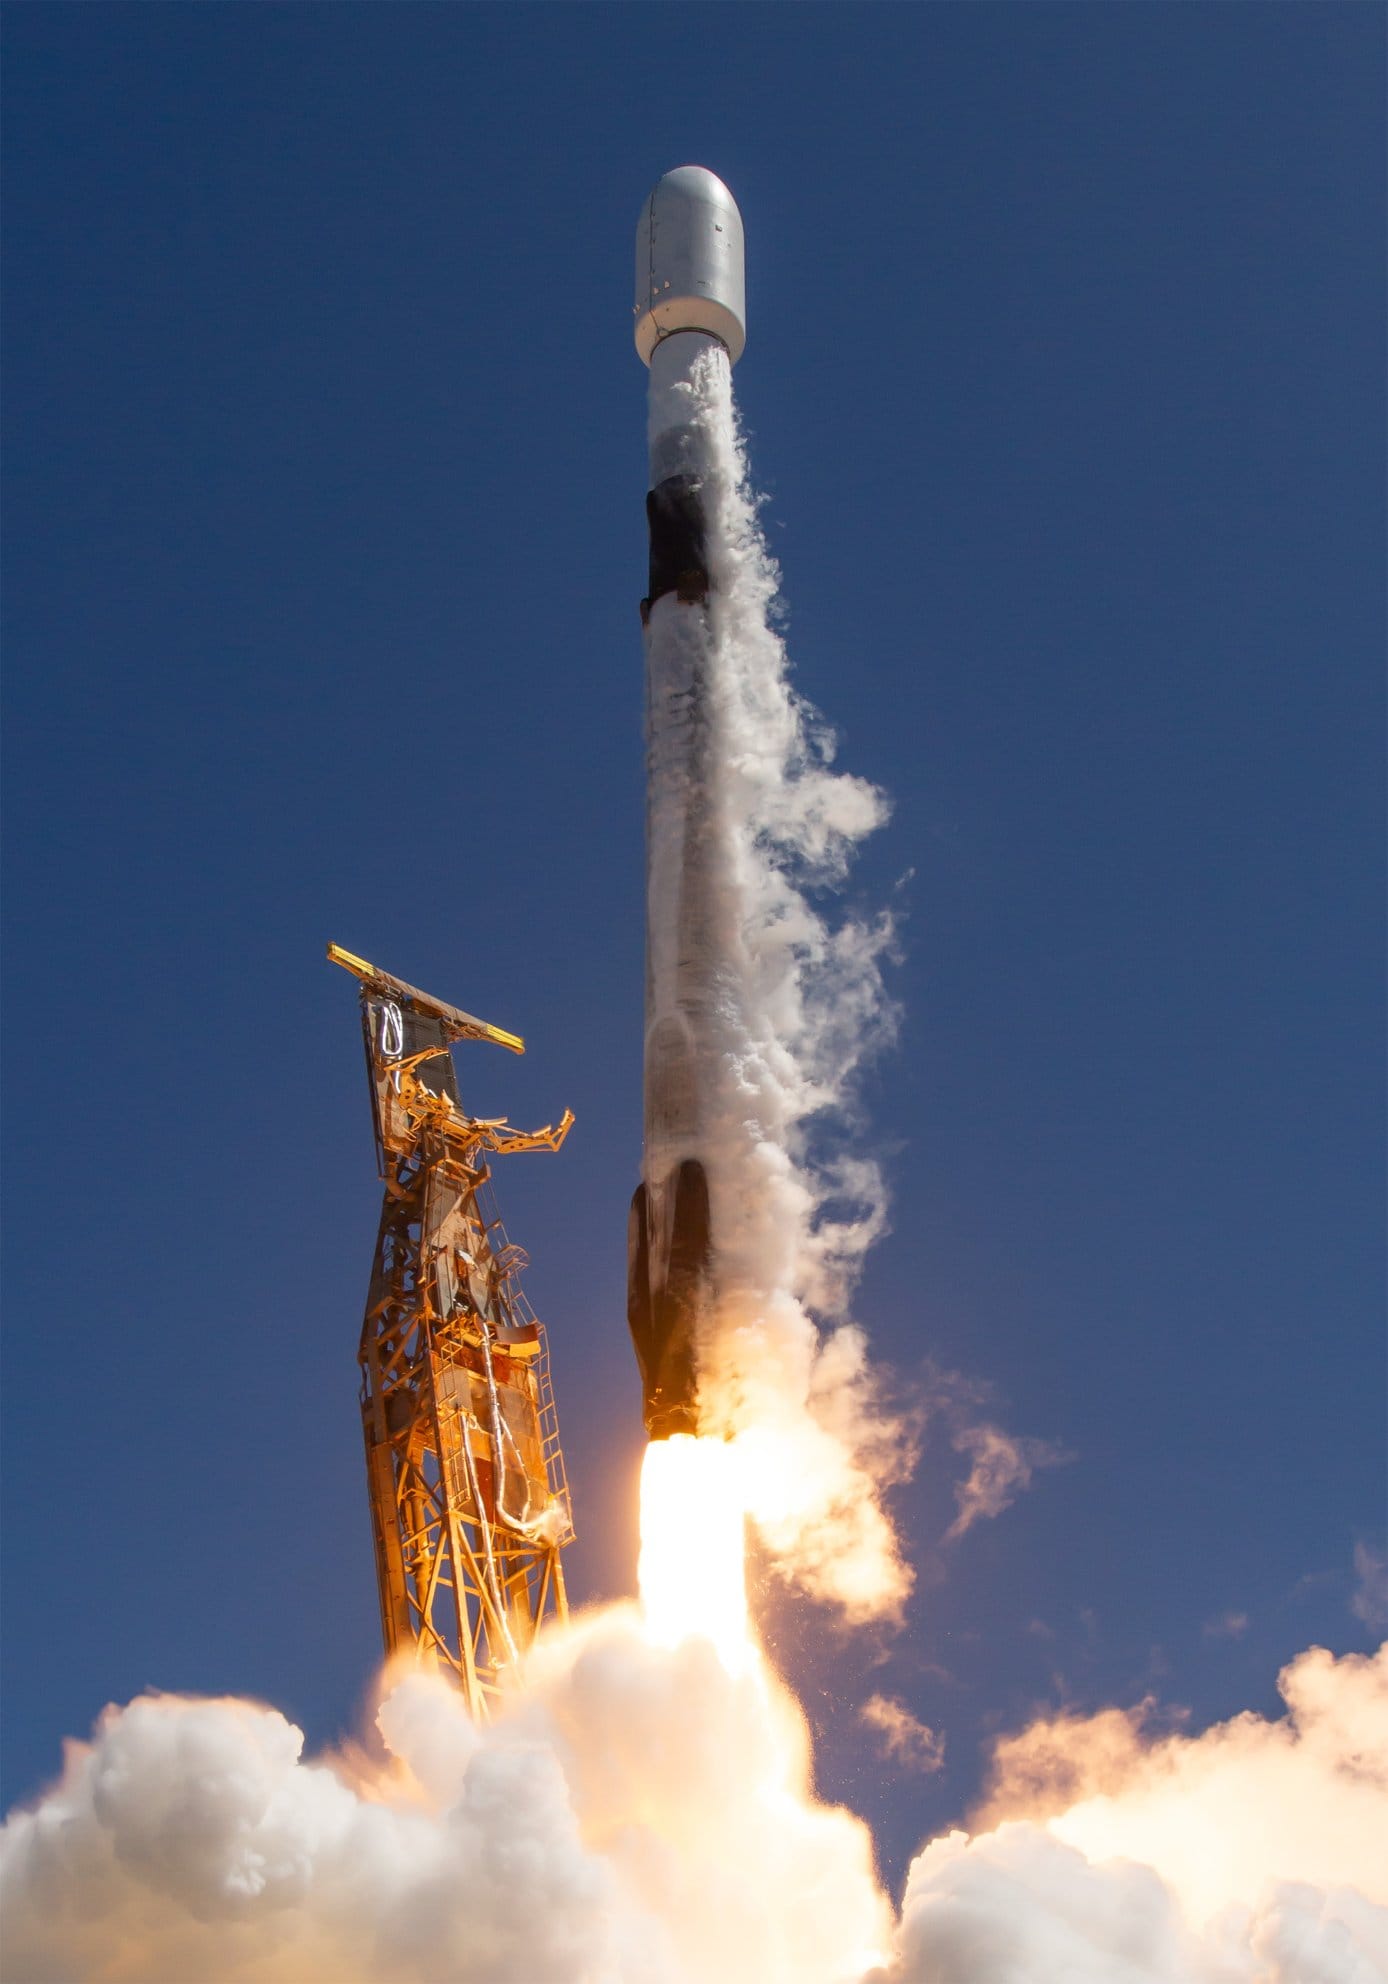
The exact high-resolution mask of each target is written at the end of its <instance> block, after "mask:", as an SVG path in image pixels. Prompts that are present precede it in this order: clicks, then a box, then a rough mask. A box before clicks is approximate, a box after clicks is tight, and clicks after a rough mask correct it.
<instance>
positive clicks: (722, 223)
mask: <svg viewBox="0 0 1388 1984" xmlns="http://www.w3.org/2000/svg"><path fill="white" fill-rule="evenodd" d="M635 318H636V349H637V350H638V351H639V352H640V354H641V356H642V358H643V359H644V360H645V362H646V363H647V365H649V364H650V362H651V353H652V352H653V351H654V350H655V348H656V346H657V345H658V344H659V343H660V341H661V339H662V338H669V337H673V336H674V335H675V333H676V332H677V331H704V332H706V333H707V334H708V335H709V336H710V337H715V338H719V339H721V341H722V342H723V343H724V344H725V345H726V346H727V347H728V357H729V359H730V360H731V361H732V363H733V364H734V365H735V364H736V363H737V361H738V359H739V358H741V356H742V347H743V346H744V345H745V344H746V342H747V289H746V281H745V278H744V274H743V259H742V215H741V214H740V213H739V212H738V210H737V202H736V200H735V199H734V198H733V196H732V194H731V193H730V192H729V191H728V189H727V187H726V186H725V185H724V184H723V182H722V180H721V179H720V178H719V177H718V176H717V174H716V173H713V172H709V171H708V170H707V168H706V167H704V166H702V165H679V166H676V168H675V170H674V171H673V172H667V173H666V175H665V177H664V178H663V179H662V180H660V181H659V182H658V183H657V185H656V188H655V191H654V192H653V193H652V194H651V196H650V198H649V199H648V200H647V202H646V204H645V206H644V207H643V208H642V209H641V219H640V222H639V224H638V226H637V229H636V304H635Z"/></svg>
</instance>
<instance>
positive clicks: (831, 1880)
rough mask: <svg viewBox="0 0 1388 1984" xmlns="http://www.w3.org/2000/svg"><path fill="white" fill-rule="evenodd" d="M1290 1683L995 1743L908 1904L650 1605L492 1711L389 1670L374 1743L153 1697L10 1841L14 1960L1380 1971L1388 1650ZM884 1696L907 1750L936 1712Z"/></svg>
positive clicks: (808, 1982) (1182, 1978) (480, 1974)
mask: <svg viewBox="0 0 1388 1984" xmlns="http://www.w3.org/2000/svg"><path fill="white" fill-rule="evenodd" d="M1281 1685H1282V1691H1283V1695H1284V1697H1285V1700H1286V1703H1287V1713H1286V1715H1285V1716H1283V1717H1282V1718H1280V1719H1277V1720H1265V1719H1264V1718H1262V1717H1260V1716H1257V1715H1253V1714H1245V1715H1241V1716H1236V1717H1235V1718H1234V1719H1233V1720H1232V1721H1230V1722H1226V1723H1221V1724H1218V1725H1216V1726H1215V1727H1213V1728H1211V1729H1208V1730H1206V1731H1205V1732H1204V1733H1203V1734H1200V1735H1195V1736H1187V1735H1182V1734H1170V1733H1167V1734H1162V1733H1160V1732H1159V1731H1158V1730H1157V1727H1156V1724H1157V1717H1156V1714H1155V1710H1154V1709H1153V1708H1152V1706H1151V1705H1150V1704H1149V1705H1146V1706H1145V1707H1144V1708H1143V1709H1142V1710H1139V1711H1133V1712H1123V1711H1119V1710H1108V1711H1105V1712H1104V1713H1103V1714H1101V1715H1097V1716H1091V1717H1087V1718H1085V1717H1074V1716H1061V1717H1056V1718H1051V1719H1049V1720H1044V1721H1041V1722H1038V1723H1036V1724H1035V1725H1033V1726H1032V1728H1030V1729H1028V1730H1026V1731H1024V1732H1022V1734H1021V1735H1019V1736H1016V1737H1013V1738H1011V1739H1009V1740H1008V1741H1006V1742H1004V1743H1002V1744H1000V1745H999V1746H998V1750H997V1752H996V1758H995V1764H996V1769H995V1779H994V1783H993V1786H992V1790H991V1793H990V1797H989V1801H988V1805H987V1807H986V1808H985V1810H984V1812H983V1813H982V1814H981V1815H980V1817H979V1819H978V1821H977V1827H976V1830H975V1832H974V1834H973V1836H972V1837H971V1836H970V1835H969V1834H967V1833H964V1832H961V1831H956V1832H952V1833H949V1834H947V1835H945V1836H944V1837H942V1838H939V1839H935V1840H932V1841H931V1842H930V1843H929V1844H928V1845H927V1846H925V1847H924V1848H923V1849H922V1851H921V1852H920V1854H919V1855H918V1856H917V1858H916V1860H915V1862H914V1864H913V1865H912V1868H911V1871H910V1875H909V1878H908V1881H907V1885H906V1891H905V1895H904V1898H903V1903H902V1908H901V1911H900V1915H899V1917H897V1918H895V1919H894V1918H893V1914H892V1911H891V1910H890V1908H889V1906H888V1904H887V1901H886V1899H885V1897H884V1896H883V1895H882V1894H881V1892H880V1891H879V1889H878V1887H877V1885H876V1882H875V1878H874V1875H873V1868H872V1854H871V1844H870V1841H869V1838H868V1834H867V1832H866V1829H865V1828H864V1827H863V1825H862V1824H861V1823H860V1822H859V1821H858V1820H857V1819H856V1818H854V1817H853V1816H852V1815H851V1814H849V1813H847V1812H844V1811H841V1810H834V1809H831V1808H827V1807H824V1806H820V1805H817V1804H815V1803H814V1801H813V1797H812V1792H811V1789H810V1779H811V1772H810V1754H809V1746H808V1741H807V1737H806V1733H805V1728H804V1724H803V1721H802V1719H801V1717H800V1714H799V1711H798V1709H797V1708H796V1706H795V1704H794V1703H793V1701H792V1700H791V1699H790V1697H789V1696H788V1695H787V1694H786V1693H785V1691H784V1690H783V1689H782V1688H781V1687H780V1685H779V1684H778V1683H777V1682H775V1680H774V1678H772V1677H769V1676H768V1675H767V1674H766V1672H765V1671H764V1670H762V1669H758V1668H755V1667H754V1668H753V1669H752V1670H751V1671H749V1672H746V1673H743V1674H741V1675H739V1676H733V1675H730V1674H729V1673H728V1672H727V1671H726V1670H725V1669H724V1668H723V1667H722V1666H721V1665H720V1663H719V1662H718V1660H717V1659H716V1658H715V1656H714V1655H713V1652H712V1649H711V1648H710V1647H709V1646H708V1645H707V1644H706V1643H703V1642H698V1641H691V1642H687V1643H686V1644H685V1645H684V1646H682V1647H680V1648H679V1649H677V1650H676V1651H674V1652H667V1651H662V1650H659V1649H656V1648H653V1647H652V1646H651V1645H650V1644H649V1642H648V1640H647V1638H646V1637H645V1635H644V1634H643V1633H642V1631H641V1629H640V1625H639V1621H638V1619H637V1616H636V1614H635V1613H634V1611H632V1610H631V1609H630V1608H625V1607H614V1608H610V1609H608V1610H606V1611H604V1612H601V1613H593V1614H590V1615H587V1616H585V1617H584V1618H582V1619H580V1620H579V1621H578V1622H576V1623H575V1625H574V1626H573V1627H571V1628H570V1629H569V1630H568V1631H564V1632H556V1633H554V1634H552V1635H550V1636H549V1637H547V1638H546V1639H545V1640H544V1641H543V1642H542V1644H541V1647H540V1650H539V1652H538V1655H537V1656H536V1658H535V1660H534V1661H533V1663H532V1665H531V1668H530V1671H529V1674H528V1675H527V1678H526V1685H525V1687H524V1688H523V1689H517V1690H516V1692H515V1694H514V1695H513V1698H512V1699H511V1701H510V1702H509V1704H508V1705H507V1707H506V1708H505V1709H504V1710H503V1712H502V1713H501V1715H500V1716H499V1718H498V1719H497V1720H496V1721H495V1722H494V1723H492V1724H490V1725H488V1726H486V1727H478V1726H477V1725H475V1724H473V1723H472V1722H471V1721H470V1719H469V1717H468V1715H467V1712H466V1709H465V1708H464V1706H463V1703H462V1700H461V1698H460V1697H459V1696H458V1694H457V1693H456V1692H455V1691H454V1690H453V1689H452V1688H450V1687H449V1686H448V1685H446V1684H445V1683H443V1682H441V1681H438V1680H434V1679H431V1678H428V1677H426V1676H423V1675H419V1674H409V1675H407V1676H404V1677H403V1678H397V1679H396V1681H395V1683H394V1685H393V1686H388V1687H387V1690H386V1693H385V1696H384V1699H383V1701H382V1704H381V1707H380V1710H379V1714H378V1725H379V1730H380V1733H381V1736H382V1738H383V1740H384V1751H383V1755H382V1756H381V1757H380V1758H377V1759H376V1760H374V1761H368V1760H367V1759H366V1758H365V1757H364V1756H363V1755H360V1754H359V1755H357V1756H355V1757H349V1758H337V1759H331V1758H329V1759H320V1760H317V1761H309V1760H305V1758H304V1756H303V1754H302V1737H301V1735H300V1733H299V1731H298V1730H297V1729H295V1728H294V1727H293V1726H292V1725H291V1724H290V1723H288V1722H287V1721H286V1720H285V1719H284V1717H283V1716H281V1715H278V1714H277V1713H276V1712H275V1711H274V1710H273V1709H268V1708H264V1707H261V1706H259V1705H257V1704H254V1703H249V1702H239V1701H188V1700H182V1699H178V1698H175V1697H169V1696H151V1697H146V1698H143V1699H141V1700H139V1701H136V1702H134V1703H132V1704H130V1706H129V1707H127V1708H124V1709H119V1710H117V1709H111V1710H108V1711H107V1713H106V1715H105V1716H104V1717H103V1718H102V1721H101V1723H100V1725H99V1727H98V1729H97V1731H96V1733H95V1736H94V1739H93V1741H92V1742H91V1743H90V1744H89V1745H86V1744H72V1745H70V1746H69V1748H68V1754H67V1760H66V1766H65V1769H64V1772H63V1776H62V1779H61V1781H60V1783H59V1784H58V1785H56V1786H55V1787H54V1788H53V1789H52V1790H51V1791H50V1792H49V1793H48V1794H47V1796H46V1797H45V1798H44V1799H43V1800H42V1801H41V1803H40V1804H39V1806H38V1807H37V1808H36V1809H35V1810H33V1811H31V1812H23V1813H16V1814H14V1815H13V1816H12V1817H11V1818H10V1819H9V1821H8V1823H7V1824H6V1826H5V1828H4V1831H3V1834H0V1904H2V1905H3V1920H4V1956H5V1968H4V1974H5V1977H6V1978H7V1979H9V1980H13V1984H190V1980H192V1979H195V1978H196V1979H198V1980H199V1984H442V1980H443V1979H447V1980H449V1984H859V1980H862V1981H863V1984H867V1980H874V1984H1059V1980H1064V1984H1383V1980H1384V1979H1385V1978H1388V1856H1385V1854H1384V1852H1383V1842H1384V1839H1385V1838H1386V1837H1388V1646H1385V1647H1384V1648H1383V1649H1381V1650H1380V1652H1379V1654H1378V1655H1377V1656H1376V1657H1374V1658H1372V1659H1370V1658H1367V1657H1364V1656H1356V1655H1349V1656H1345V1657H1344V1658H1341V1659H1336V1658H1334V1657H1333V1656H1332V1655H1330V1654H1329V1653H1327V1652H1325V1651H1324V1650H1323V1649H1320V1648H1312V1649H1311V1650H1309V1651H1308V1652H1307V1653H1304V1654H1302V1655H1301V1656H1300V1657H1299V1658H1298V1659H1297V1660H1295V1661H1293V1662H1292V1663H1291V1665H1290V1666H1289V1667H1288V1668H1287V1669H1286V1671H1285V1672H1284V1674H1283V1675H1282V1681H1281ZM897 1710H900V1716H899V1717H898V1715H897V1714H896V1711H897ZM867 1720H868V1722H869V1724H870V1726H873V1727H875V1728H877V1729H878V1731H879V1733H880V1734H882V1735H883V1736H884V1737H885V1738H886V1739H887V1740H888V1742H889V1743H891V1744H892V1746H893V1748H894V1750H895V1753H896V1756H897V1759H898V1761H900V1762H901V1763H903V1765H907V1766H909V1758H908V1757H907V1756H906V1755H905V1754H904V1751H905V1749H907V1748H909V1747H910V1746H911V1744H912V1743H913V1742H914V1741H915V1740H916V1739H915V1736H914V1735H913V1734H912V1733H911V1732H912V1731H916V1732H919V1731H920V1729H921V1726H920V1725H919V1724H918V1723H916V1720H915V1718H914V1717H913V1716H912V1715H911V1713H910V1711H909V1710H908V1709H906V1708H905V1707H904V1706H903V1705H901V1704H894V1703H890V1702H887V1703H886V1712H885V1713H879V1712H877V1711H872V1712H870V1713H869V1714H868V1716H867ZM894 1733H900V1734H901V1746H900V1747H898V1745H897V1744H896V1743H895V1741H894ZM933 1761H934V1756H933V1750H932V1748H931V1746H929V1745H926V1746H925V1747H924V1749H923V1750H921V1751H920V1752H919V1767H920V1768H922V1769H929V1768H931V1767H932V1765H933Z"/></svg>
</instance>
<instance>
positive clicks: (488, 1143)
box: [328, 944, 573, 1717]
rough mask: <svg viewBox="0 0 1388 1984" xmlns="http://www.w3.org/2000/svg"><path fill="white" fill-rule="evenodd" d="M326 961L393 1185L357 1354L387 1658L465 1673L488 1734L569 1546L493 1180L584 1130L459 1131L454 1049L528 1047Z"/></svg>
mask: <svg viewBox="0 0 1388 1984" xmlns="http://www.w3.org/2000/svg"><path fill="white" fill-rule="evenodd" d="M328 956H329V957H330V958H331V959H332V961H333V962H334V963H335V964H341V965H344V966H345V967H346V968H347V969H348V970H349V971H351V972H353V973H354V974H355V975H356V977H357V978H358V979H359V980H360V981H361V1016H362V1033H363V1038H364V1041H365V1046H366V1060H367V1071H368V1075H369V1078H370V1083H371V1098H372V1108H373V1113H374V1119H375V1131H376V1154H377V1164H378V1168H379V1171H380V1175H381V1177H382V1179H383V1180H384V1183H385V1199H384V1203H383V1205H382V1208H381V1223H380V1229H379V1232H378V1234H377V1238H376V1253H375V1258H374V1261H373V1264H372V1270H371V1287H370V1293H369V1294H368V1297H367V1303H366V1316H365V1319H364V1321H363V1323H362V1333H361V1347H360V1351H359V1358H360V1362H361V1369H362V1388H361V1410H362V1430H363V1433H364V1435H365V1440H366V1470H367V1484H368V1489H369V1493H370V1500H371V1526H372V1533H373V1537H374V1542H375V1552H376V1575H377V1581H378V1585H379V1590H380V1601H381V1628H382V1634H383V1637H384V1640H385V1648H386V1653H387V1655H391V1654H395V1653H399V1652H401V1651H405V1652H410V1651H412V1652H413V1653H414V1656H415V1658H416V1659H417V1660H419V1661H420V1662H422V1663H425V1664H428V1665H433V1666H437V1667H439V1668H441V1669H443V1670H444V1671H446V1672H449V1673H451V1674H452V1675H453V1676H454V1677H455V1678H456V1679H457V1681H458V1683H459V1685H460V1686H461V1688H462V1690H463V1692H464V1694H465V1696H466V1698H467V1701H468V1704H469V1706H470V1708H471V1709H472V1712H473V1714H474V1715H476V1716H479V1717H481V1716H485V1715H486V1714H487V1712H488V1707H489V1702H490V1700H491V1698H492V1697H493V1696H494V1695H495V1694H496V1693H497V1691H498V1688H499V1686H500V1684H501V1679H500V1677H501V1674H502V1671H503V1670H504V1669H505V1668H507V1667H508V1666H513V1665H515V1663H516V1662H517V1661H518V1660H520V1659H521V1658H522V1656H523V1655H524V1653H525V1650H526V1648H527V1647H528V1646H529V1645H530V1643H531V1641H532V1640H533V1639H534V1637H535V1634H536V1632H537V1631H538V1629H539V1626H540V1623H541V1621H542V1620H543V1619H544V1618H545V1617H546V1616H547V1615H554V1616H556V1617H559V1618H563V1617H565V1616H566V1613H567V1603H566V1599H565V1594H564V1573H563V1568H562V1564H561V1561H560V1557H561V1552H562V1550H563V1547H564V1545H565V1544H566V1543H567V1542H568V1541H569V1540H570V1538H571V1537H572V1535H573V1520H572V1513H571V1509H570V1503H569V1490H568V1483H567V1480H566V1477H565V1473H564V1457H563V1452H562V1450H561V1448H560V1444H559V1427H558V1420H557V1416H556V1413H555V1407H554V1394H553V1391H552V1389H551V1385H550V1377H549V1356H548V1350H547V1346H546V1341H545V1332H544V1328H543V1326H542V1325H541V1323H540V1322H539V1320H538V1319H537V1317H536V1316H535V1314H534V1312H533V1310H532V1309H531V1308H530V1306H529V1304H528V1303H527V1301H526V1299H525V1297H524V1295H523V1294H522V1292H521V1289H520V1285H519V1281H518V1274H519V1270H520V1269H521V1268H522V1267H523V1266H524V1265H525V1256H524V1254H523V1253H522V1251H521V1249H520V1248H519V1247H516V1246H513V1245H512V1244H511V1242H510V1241H508V1239H507V1237H506V1233H505V1230H504V1228H503V1227H502V1224H501V1220H500V1217H499V1215H498V1213H497V1210H496V1205H495V1201H494V1199H493V1197H492V1193H491V1188H490V1179H491V1167H490V1165H489V1163H488V1161H487V1160H488V1157H489V1155H491V1154H493V1153H496V1154H508V1153H510V1152H511V1151H521V1150H558V1148H559V1146H560V1144H561V1143H562V1142H563V1141H564V1138H565V1136H566V1135H567V1134H568V1130H569V1126H570V1124H571V1123H572V1121H573V1117H572V1115H571V1114H570V1112H569V1111H567V1110H566V1111H565V1112H564V1116H563V1119H562V1120H561V1121H560V1122H559V1123H558V1124H557V1125H556V1126H554V1127H546V1128H545V1129H543V1130H536V1131H534V1132H525V1131H521V1130H513V1129H511V1128H510V1127H509V1126H508V1125H507V1123H506V1121H505V1119H504V1118H495V1119H490V1120H484V1119H481V1118H478V1117H472V1116H467V1115H465V1114H464V1113H463V1109H462V1105H461V1102H460V1099H459V1095H458V1088H457V1078H456V1075H455V1073H454V1069H453V1062H452V1056H451V1054H450V1053H449V1047H450V1045H451V1043H452V1042H453V1041H456V1040H489V1041H492V1042H494V1043H495V1044H496V1045H498V1046H501V1047H507V1048H509V1049H510V1050H511V1051H512V1052H513V1053H517V1054H519V1053H523V1052H524V1043H523V1042H522V1041H521V1040H519V1039H518V1038H517V1036H516V1035H515V1034H510V1033H504V1032H503V1031H502V1030H501V1029H500V1028H499V1027H492V1026H488V1025H487V1023H486V1022H485V1021H484V1020H478V1019H474V1018H473V1017H472V1016H471V1015H470V1014H468V1013H464V1012H460V1011H459V1009H458V1008H457V1007H456V1006H448V1005H445V1004H444V1003H443V1002H442V1001H441V1000H438V999H433V998H431V997H430V996H429V995H428V994H427V993H424V992H421V991H419V990H418V989H417V988H416V987H414V986H411V985H406V984H405V983H404V982H403V981H402V980H400V979H398V978H393V977H391V976H390V974H389V973H387V972H383V971H379V970H377V969H376V967H375V966H373V965H370V964H368V963H367V962H366V960H365V959H363V958H358V957H354V956H353V955H352V953H351V952H350V951H343V950H341V949H339V948H338V946H337V945H335V944H330V945H329V946H328Z"/></svg>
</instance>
